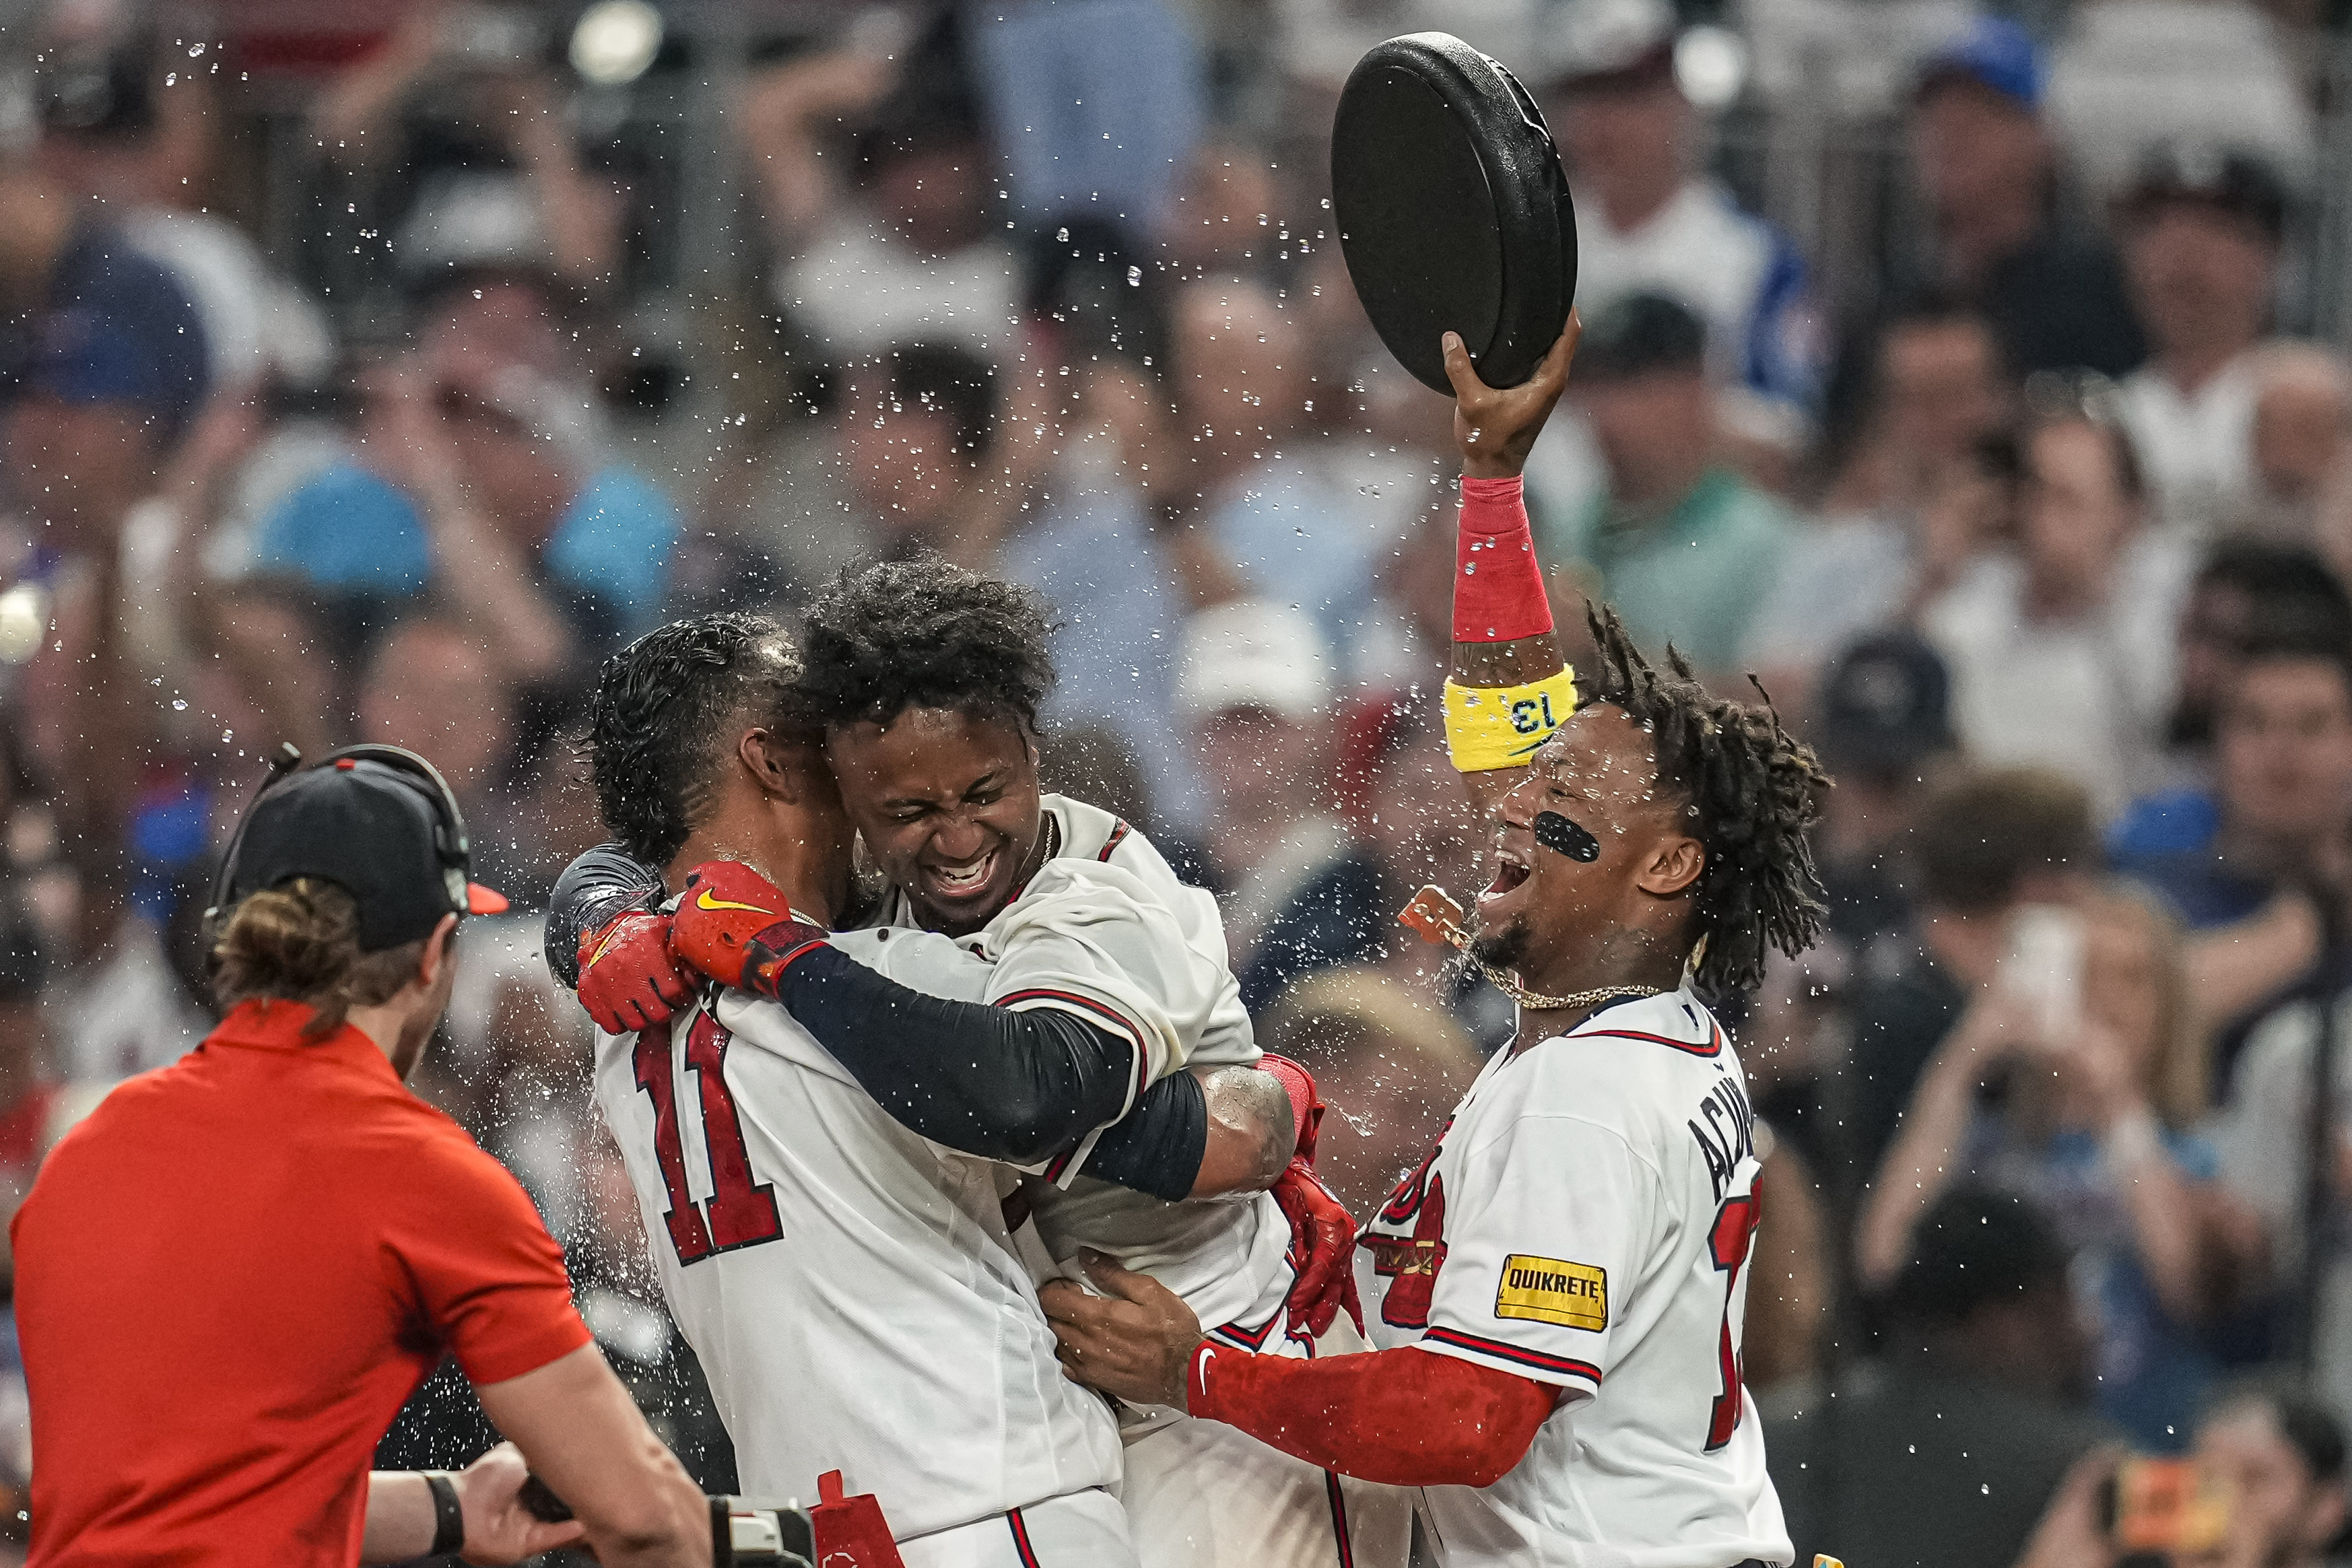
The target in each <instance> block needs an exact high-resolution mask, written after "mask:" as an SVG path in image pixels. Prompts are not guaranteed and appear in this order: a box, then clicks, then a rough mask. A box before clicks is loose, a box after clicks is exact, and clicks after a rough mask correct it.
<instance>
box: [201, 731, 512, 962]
mask: <svg viewBox="0 0 2352 1568" xmlns="http://www.w3.org/2000/svg"><path fill="white" fill-rule="evenodd" d="M469 854H470V850H469V846H468V845H467V840H466V818H465V815H464V813H463V812H461V811H459V810H458V809H457V796H456V795H455V794H454V793H453V792H451V790H450V789H449V785H448V782H447V781H446V779H443V778H442V777H441V774H440V772H439V770H438V769H436V768H435V767H434V766H433V764H431V763H430V762H427V761H425V758H422V757H419V756H418V755H417V754H416V753H415V752H413V751H410V750H408V749H406V748H405V747H398V746H351V747H344V748H343V749H342V750H341V751H336V752H331V753H329V754H328V755H327V756H326V757H324V758H320V761H319V762H318V763H317V764H316V765H315V766H313V767H310V768H305V767H303V766H302V755H301V753H300V752H299V751H296V750H295V749H294V748H293V747H290V746H288V747H280V748H279V752H278V757H277V758H274V759H273V760H272V761H271V763H270V773H269V778H268V779H267V780H266V781H265V782H264V783H263V784H262V786H261V790H260V792H259V793H258V794H257V795H256V796H255V798H254V801H253V804H252V805H251V806H248V807H247V808H246V812H245V816H244V818H243V820H242V821H239V822H238V823H237V827H236V833H235V834H234V836H232V837H231V838H230V840H229V843H228V849H227V851H226V852H225V853H224V854H223V855H222V856H221V867H220V873H219V874H218V876H216V877H215V879H214V882H213V895H212V905H211V907H210V908H208V909H206V910H205V921H206V923H207V925H208V926H210V925H217V924H218V923H219V922H220V921H221V920H222V919H224V918H225V917H226V915H228V913H229V912H230V911H231V910H232V909H234V908H235V907H236V904H237V902H238V901H239V900H241V899H243V898H244V897H245V896H246V895H247V894H252V893H257V892H259V891H260V890H261V889H263V888H268V887H276V886H278V884H279V883H285V882H289V881H291V880H292V879H293V878H295V877H298V876H311V877H317V878H319V879H320V881H322V882H331V883H334V884H335V885H336V886H338V887H340V888H341V889H342V890H343V891H344V892H346V893H348V894H351V895H352V902H353V903H354V904H357V905H358V906H359V942H360V950H361V951H362V952H366V953H380V952H382V951H383V950H384V949H386V948H389V947H397V946H400V945H401V944H403V943H404V942H415V941H417V940H420V939H421V938H423V937H425V936H431V935H432V934H433V928H434V927H435V926H436V925H439V924H440V923H441V917H442V916H443V915H496V914H498V913H499V912H500V911H502V910H504V909H505V908H506V907H507V901H506V899H505V898H504V897H502V896H500V895H499V894H496V893H493V892H491V891H490V890H489V889H488V888H487V887H484V886H482V885H481V884H480V883H474V882H468V881H467V879H466V873H467V868H468V862H469Z"/></svg>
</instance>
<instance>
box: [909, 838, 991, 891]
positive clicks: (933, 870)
mask: <svg viewBox="0 0 2352 1568" xmlns="http://www.w3.org/2000/svg"><path fill="white" fill-rule="evenodd" d="M998 853H999V852H998V851H996V850H991V851H989V852H988V853H986V854H984V855H982V856H981V857H980V859H978V860H976V861H974V862H971V864H970V865H967V866H941V865H927V866H925V867H924V868H923V876H924V878H925V879H926V880H927V881H929V883H930V884H931V891H932V892H934V893H936V894H939V895H940V897H942V898H971V897H972V896H974V895H975V894H982V893H985V892H986V891H987V890H988V886H989V883H990V882H991V880H992V878H993V877H994V876H995V874H996V857H997V855H998Z"/></svg>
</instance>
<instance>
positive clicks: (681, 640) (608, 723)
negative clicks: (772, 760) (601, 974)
mask: <svg viewBox="0 0 2352 1568" xmlns="http://www.w3.org/2000/svg"><path fill="white" fill-rule="evenodd" d="M799 673H800V666H799V662H798V661H797V659H796V658H795V657H794V656H793V645H792V641H791V639H790V638H788V637H786V636H785V635H784V632H783V629H782V627H780V626H778V625H777V624H776V622H773V621H771V620H769V619H768V618H767V617H766V616H764V615H746V614H741V613H738V612H732V611H723V612H716V613H712V614H708V615H689V616H688V617H686V618H685V619H684V620H680V621H673V622H669V623H668V624H667V625H666V626H657V627H656V628H655V629H654V630H652V631H651V632H646V634H645V635H644V636H642V637H640V638H638V639H637V640H636V641H635V642H634V643H630V644H629V645H628V646H627V647H625V648H624V649H622V650H621V651H620V652H619V653H615V654H614V655H613V656H612V657H611V658H609V659H606V660H605V661H604V667H603V668H602V669H600V670H598V671H597V673H596V690H595V693H594V695H593V696H592V697H591V698H590V699H589V708H588V737H587V743H586V746H585V747H584V749H585V752H586V758H587V763H588V776H589V779H591V781H593V783H594V785H595V788H596V809H597V810H598V812H599V813H600V814H601V815H602V816H603V817H604V829H605V831H607V832H609V833H611V834H612V835H613V836H614V838H615V839H617V840H619V841H620V842H621V845H622V847H623V848H625V849H626V850H627V851H628V852H629V853H630V854H631V855H633V856H635V858H636V859H638V860H641V861H644V862H647V863H649V864H652V865H661V864H663V863H665V862H667V861H668V859H669V858H670V857H671V856H672V855H674V854H676V853H677V852H678V848H679V846H680V845H682V844H684V843H685V842H686V840H687V836H688V834H689V833H690V832H692V831H694V825H695V823H696V822H697V821H698V820H699V819H700V817H701V815H702V813H703V811H704V810H707V809H708V807H709V803H710V798H711V794H712V792H713V790H714V789H716V788H717V786H718V783H719V778H720V769H721V767H722V764H723V758H722V757H721V756H720V753H719V739H720V736H721V732H722V730H723V729H724V727H726V726H727V725H728V724H729V723H730V721H735V720H738V719H743V720H748V721H749V722H750V723H751V724H754V725H764V726H767V727H770V728H772V729H775V730H779V731H781V732H783V733H785V734H787V735H797V734H800V733H803V732H805V733H806V735H807V737H808V738H810V739H812V740H814V739H815V738H818V730H817V727H816V722H815V720H814V718H813V717H812V716H810V715H809V714H808V713H807V711H806V707H805V705H804V704H803V702H802V701H801V699H800V696H799V694H798V692H797V690H796V689H795V687H794V685H793V678H794V676H796V675H797V674H799Z"/></svg>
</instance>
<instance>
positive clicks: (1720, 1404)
mask: <svg viewBox="0 0 2352 1568" xmlns="http://www.w3.org/2000/svg"><path fill="white" fill-rule="evenodd" d="M1758 1212H1759V1211H1758V1209H1757V1206H1756V1195H1755V1194H1754V1193H1746V1194H1743V1195H1741V1196H1740V1197H1729V1198H1726V1199H1724V1201H1723V1207H1721V1208H1719V1209H1717V1210H1716V1213H1715V1228H1714V1229H1713V1230H1710V1231H1709V1232H1707V1238H1706V1245H1707V1250H1708V1252H1709V1253H1710V1254H1712V1255H1713V1257H1714V1260H1715V1266H1716V1269H1717V1271H1719V1272H1720V1273H1721V1274H1722V1275H1723V1333H1722V1336H1721V1337H1720V1338H1719V1339H1718V1340H1717V1342H1716V1353H1717V1360H1718V1363H1719V1368H1718V1370H1719V1372H1720V1374H1721V1376H1722V1379H1723V1392H1722V1393H1720V1394H1718V1395H1717V1396H1715V1408H1714V1410H1713V1411H1712V1412H1711V1413H1710V1414H1709V1416H1708V1418H1707V1423H1706V1451H1707V1452H1708V1453H1710V1454H1711V1453H1713V1452H1715V1451H1716V1450H1717V1448H1721V1447H1723V1446H1724V1445H1725V1444H1726V1443H1728V1442H1729V1441H1731V1434H1732V1433H1734V1432H1736V1431H1738V1429H1739V1410H1740V1404H1741V1400H1740V1397H1739V1347H1738V1345H1737V1344H1736V1343H1734V1342H1733V1339H1732V1333H1731V1301H1732V1298H1733V1296H1734V1295H1735V1294H1737V1293H1738V1285H1739V1270H1741V1269H1742V1268H1743V1267H1745V1266H1746V1264H1747V1262H1748V1247H1749V1246H1750V1245H1751V1244H1753V1242H1754V1241H1755V1239H1756V1220H1757V1216H1758Z"/></svg>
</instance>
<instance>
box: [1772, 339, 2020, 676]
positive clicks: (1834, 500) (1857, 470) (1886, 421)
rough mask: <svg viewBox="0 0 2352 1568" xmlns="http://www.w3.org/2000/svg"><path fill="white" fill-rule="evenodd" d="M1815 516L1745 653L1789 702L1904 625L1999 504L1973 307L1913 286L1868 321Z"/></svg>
mask: <svg viewBox="0 0 2352 1568" xmlns="http://www.w3.org/2000/svg"><path fill="white" fill-rule="evenodd" d="M1870 361H1871V364H1870V369H1869V371H1867V373H1866V374H1865V375H1864V377H1863V378H1862V385H1861V387H1860V388H1859V389H1858V390H1857V392H1856V393H1855V395H1854V397H1853V402H1855V403H1856V404H1857V405H1858V407H1859V408H1860V409H1861V410H1864V411H1866V412H1862V413H1856V414H1855V415H1853V418H1852V420H1851V421H1850V423H1854V424H1856V425H1858V426H1859V427H1860V428H1859V429H1857V430H1856V431H1855V432H1854V434H1853V437H1852V441H1851V450H1850V452H1849V453H1848V454H1847V455H1845V456H1844V458H1843V462H1842V463H1841V465H1840V466H1839V468H1838V470H1837V474H1836V476H1835V478H1834V479H1833V480H1832V484H1831V486H1830V489H1829V492H1828V494H1827V495H1826V496H1825V497H1823V498H1822V509H1823V510H1824V512H1825V513H1826V514H1827V515H1826V516H1825V517H1823V518H1822V520H1821V521H1820V522H1818V523H1816V524H1815V525H1813V526H1812V527H1811V528H1806V529H1803V530H1801V532H1800V533H1799V534H1798V535H1797V537H1796V539H1795V541H1794V542H1793V543H1792V544H1791V545H1790V549H1789V554H1788V559H1787V560H1786V562H1785V563H1784V564H1783V566H1782V568H1781V572H1780V584H1779V586H1778V588H1776V589H1775V590H1774V591H1773V592H1772V594H1771V596H1770V597H1769V599H1767V600H1766V601H1765V602H1764V605H1763V607H1762V608H1761V609H1760V610H1759V611H1758V612H1757V614H1756V619H1755V622H1754V623H1753V625H1752V626H1751V628H1750V630H1749V633H1748V654H1747V656H1748V660H1749V661H1750V662H1751V663H1753V664H1756V665H1757V666H1758V667H1759V668H1760V669H1761V670H1762V671H1763V672H1764V676H1765V684H1766V685H1768V686H1769V687H1770V688H1771V690H1772V692H1773V693H1774V695H1777V696H1778V697H1780V700H1781V701H1783V702H1786V703H1791V704H1794V703H1801V702H1802V701H1803V700H1804V697H1805V695H1806V694H1807V692H1808V691H1810V690H1811V685H1812V683H1813V681H1814V680H1815V679H1816V678H1817V676H1818V674H1819V673H1820V669H1821V666H1822V662H1823V661H1824V660H1826V659H1827V658H1828V657H1829V655H1830V654H1831V653H1834V652H1835V651H1836V650H1837V649H1839V648H1840V647H1842V646H1843V645H1844V644H1846V643H1850V642H1852V641H1853V639H1854V638H1856V637H1859V636H1861V635H1863V634H1864V633H1865V632H1871V631H1873V630H1876V629H1881V628H1887V627H1894V626H1898V625H1903V624H1906V623H1907V622H1909V621H1910V620H1911V619H1912V618H1913V616H1914V615H1916V612H1917V611H1918V609H1919V607H1920V606H1921V605H1923V604H1926V603H1927V602H1928V601H1931V600H1933V599H1935V598H1936V597H1937V595H1939V594H1941V593H1942V592H1943V591H1945V590H1946V589H1948V588H1949V587H1951V586H1952V585H1953V583H1955V582H1956V581H1957V580H1958V579H1959V577H1960V575H1961V574H1962V573H1963V572H1964V571H1965V570H1968V569H1969V567H1970V566H1972V565H1974V564H1976V563H1977V562H1978V561H1979V559H1980V556H1981V552H1982V551H1983V549H1984V548H1985V547H1986V545H1987V544H1988V543H1989V542H1990V539H1991V538H1992V537H1993V535H1994V534H1995V533H1996V531H1997V530H1998V529H1999V528H2000V524H2001V522H2002V519H2003V516H2004V514H2005V511H2006V506H2005V501H2006V497H2005V494H2004V488H2005V485H2004V481H2005V477H2006V476H2004V475H2003V474H2002V473H2001V472H2000V470H1999V468H1998V466H1997V465H1995V463H1994V462H1993V456H1994V455H1993V454H1992V453H1990V452H1989V450H1988V443H1989V442H1990V440H1991V438H1992V437H1993V436H1994V434H1995V433H1996V432H1997V431H1999V430H2000V427H2001V425H2002V423H2003V422H2004V419H2005V417H2006V413H2007V409H2006V402H2007V394H2006V392H2005V390H2004V385H2003V376H2002V371H2001V363H2000V347H1999V345H1997V344H1996V343H1995V342H1994V341H1993V338H1992V332H1991V329H1990V327H1989V326H1988V324H1987V323H1986V321H1985V319H1984V318H1983V317H1982V316H1980V315H1979V314H1978V313H1977V312H1976V311H1975V310H1974V309H1972V308H1969V307H1967V306H1965V305H1962V304H1960V303H1958V301H1957V299H1956V298H1953V297H1951V296H1949V295H1945V294H1939V293H1928V294H1923V295H1921V296H1919V297H1917V298H1914V299H1912V300H1910V301H1909V302H1907V303H1906V304H1905V305H1903V306H1901V307H1899V308H1897V309H1895V311H1894V312H1893V313H1892V314H1891V315H1890V316H1889V317H1888V318H1887V319H1886V320H1885V322H1884V323H1882V324H1881V325H1880V327H1879V329H1878V336H1877V339H1876V341H1875V342H1874V344H1873V346H1872V350H1871V353H1870Z"/></svg>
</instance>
